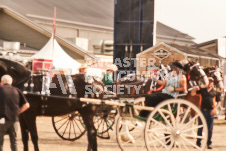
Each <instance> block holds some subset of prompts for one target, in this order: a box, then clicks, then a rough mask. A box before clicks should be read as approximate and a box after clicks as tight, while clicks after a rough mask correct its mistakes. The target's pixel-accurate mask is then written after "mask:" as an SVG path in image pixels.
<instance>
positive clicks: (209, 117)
mask: <svg viewBox="0 0 226 151" xmlns="http://www.w3.org/2000/svg"><path fill="white" fill-rule="evenodd" d="M213 87H214V80H213V78H212V77H209V85H208V86H207V88H199V86H195V87H194V89H193V90H192V91H191V95H193V96H194V95H196V94H201V97H202V103H201V111H202V113H203V115H204V117H205V119H206V122H207V126H208V141H207V148H208V149H212V145H211V144H212V141H211V138H212V132H213V120H214V115H216V113H217V109H218V108H219V107H220V103H221V102H220V94H219V93H216V92H215V91H214V89H213ZM215 102H217V105H216V106H215ZM199 124H202V123H201V120H200V119H199ZM198 135H199V136H201V135H202V128H199V129H198ZM197 145H198V146H200V145H201V139H197Z"/></svg>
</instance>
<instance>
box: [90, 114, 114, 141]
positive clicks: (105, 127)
mask: <svg viewBox="0 0 226 151" xmlns="http://www.w3.org/2000/svg"><path fill="white" fill-rule="evenodd" d="M116 114H117V113H116V110H111V111H110V112H109V111H108V112H102V113H99V114H97V115H96V116H94V126H95V128H96V130H97V136H98V137H99V138H102V139H110V133H109V130H113V129H112V127H113V125H114V123H115V116H116Z"/></svg>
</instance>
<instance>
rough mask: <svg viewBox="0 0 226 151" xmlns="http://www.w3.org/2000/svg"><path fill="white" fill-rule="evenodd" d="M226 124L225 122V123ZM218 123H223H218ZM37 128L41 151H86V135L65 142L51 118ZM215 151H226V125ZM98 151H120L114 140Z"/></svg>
mask: <svg viewBox="0 0 226 151" xmlns="http://www.w3.org/2000/svg"><path fill="white" fill-rule="evenodd" d="M223 122H225V121H223ZM216 123H222V122H221V121H219V122H218V121H216ZM37 127H38V134H39V148H40V151H62V150H65V151H86V149H87V138H86V134H85V135H84V136H82V137H81V138H80V139H79V140H76V141H73V142H70V141H64V140H62V139H61V138H59V137H58V136H57V134H56V133H55V131H54V129H53V126H52V123H51V118H50V117H38V118H37ZM212 141H213V151H223V150H226V124H223V125H222V124H220V125H215V126H214V133H213V139H212ZM18 149H19V151H22V150H23V144H22V141H21V135H20V130H18ZM29 149H30V150H31V151H33V150H34V149H33V145H32V143H31V141H30V142H29ZM4 151H10V144H9V138H8V136H5V142H4ZM98 151H120V149H119V147H118V144H117V142H115V141H114V140H112V139H110V140H103V139H99V138H98Z"/></svg>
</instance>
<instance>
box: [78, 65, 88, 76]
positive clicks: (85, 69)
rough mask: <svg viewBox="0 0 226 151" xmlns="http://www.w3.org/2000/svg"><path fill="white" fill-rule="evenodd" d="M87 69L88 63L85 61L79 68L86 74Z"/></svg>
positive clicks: (80, 71)
mask: <svg viewBox="0 0 226 151" xmlns="http://www.w3.org/2000/svg"><path fill="white" fill-rule="evenodd" d="M87 69H88V65H87V64H86V63H84V64H82V65H81V66H80V67H79V68H78V71H79V73H81V74H86V72H87Z"/></svg>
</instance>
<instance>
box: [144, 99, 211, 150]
mask: <svg viewBox="0 0 226 151" xmlns="http://www.w3.org/2000/svg"><path fill="white" fill-rule="evenodd" d="M191 110H194V111H195V115H194V116H193V117H192V116H191V115H190V112H191ZM198 119H200V120H201V121H202V124H201V125H198V124H197V120H198ZM199 128H202V129H203V132H202V135H201V136H197V131H198V129H199ZM144 135H145V144H146V147H147V149H148V150H178V149H180V150H192V149H198V150H204V149H205V146H206V143H207V135H208V130H207V124H206V120H205V118H204V116H203V114H202V112H201V111H200V109H198V108H197V107H196V106H195V105H194V104H192V103H190V102H188V101H185V100H182V99H171V100H167V101H164V102H162V103H160V104H159V105H158V106H157V107H156V108H155V109H154V110H153V111H152V112H151V113H150V115H149V117H148V119H147V124H146V126H145V133H144ZM197 138H199V139H201V146H197V145H196V141H197Z"/></svg>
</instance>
